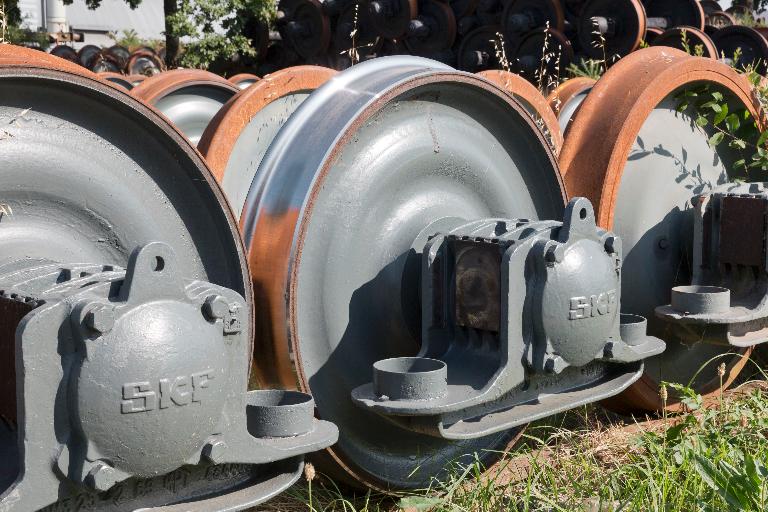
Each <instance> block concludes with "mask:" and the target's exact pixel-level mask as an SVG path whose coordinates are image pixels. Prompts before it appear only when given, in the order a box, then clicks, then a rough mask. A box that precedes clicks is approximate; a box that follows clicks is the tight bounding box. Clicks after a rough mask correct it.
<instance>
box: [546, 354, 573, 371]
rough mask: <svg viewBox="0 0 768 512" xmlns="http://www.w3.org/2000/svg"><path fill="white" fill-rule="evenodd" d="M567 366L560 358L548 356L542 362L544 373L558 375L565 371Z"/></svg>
mask: <svg viewBox="0 0 768 512" xmlns="http://www.w3.org/2000/svg"><path fill="white" fill-rule="evenodd" d="M567 366H568V364H567V363H566V362H565V360H564V359H563V358H562V357H560V356H549V357H548V358H547V360H546V361H545V362H544V371H545V372H547V373H553V374H558V373H560V372H562V371H563V370H565V368H566V367H567Z"/></svg>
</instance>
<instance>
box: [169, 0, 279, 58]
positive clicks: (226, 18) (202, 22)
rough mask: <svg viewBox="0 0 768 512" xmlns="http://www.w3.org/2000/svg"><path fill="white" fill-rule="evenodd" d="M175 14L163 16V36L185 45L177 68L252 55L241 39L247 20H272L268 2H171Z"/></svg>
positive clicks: (248, 43) (244, 40) (232, 0)
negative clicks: (164, 33) (164, 20)
mask: <svg viewBox="0 0 768 512" xmlns="http://www.w3.org/2000/svg"><path fill="white" fill-rule="evenodd" d="M171 1H175V2H176V7H177V9H178V10H177V11H176V12H174V13H171V14H166V32H167V34H166V35H168V34H172V35H174V36H175V37H177V38H181V39H182V40H183V41H184V49H183V52H182V54H181V56H180V58H179V64H180V65H182V66H185V67H193V68H207V67H209V66H210V65H211V63H213V62H214V61H216V60H217V59H228V58H231V57H233V56H235V55H251V56H252V55H254V53H255V50H254V48H253V47H252V45H251V41H250V40H249V39H248V38H247V37H246V36H245V35H243V32H244V26H245V23H246V22H247V21H248V19H249V17H251V16H256V17H259V18H261V19H264V20H268V19H270V17H272V16H274V4H273V3H272V2H270V1H269V0H171Z"/></svg>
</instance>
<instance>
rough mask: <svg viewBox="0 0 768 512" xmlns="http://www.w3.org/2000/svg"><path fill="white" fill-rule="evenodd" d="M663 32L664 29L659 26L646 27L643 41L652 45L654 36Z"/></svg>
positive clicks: (654, 39)
mask: <svg viewBox="0 0 768 512" xmlns="http://www.w3.org/2000/svg"><path fill="white" fill-rule="evenodd" d="M663 33H664V31H663V30H661V29H660V28H655V27H647V28H646V29H645V42H646V43H647V44H648V45H650V46H653V43H654V41H656V38H657V37H659V36H660V35H661V34H663Z"/></svg>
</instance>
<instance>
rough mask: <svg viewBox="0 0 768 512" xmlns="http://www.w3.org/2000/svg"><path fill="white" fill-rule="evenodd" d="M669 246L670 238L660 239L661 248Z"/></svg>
mask: <svg viewBox="0 0 768 512" xmlns="http://www.w3.org/2000/svg"><path fill="white" fill-rule="evenodd" d="M668 247H669V240H667V239H666V238H662V239H660V240H659V249H662V250H664V249H667V248H668Z"/></svg>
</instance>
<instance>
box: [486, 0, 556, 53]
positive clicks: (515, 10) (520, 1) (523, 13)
mask: <svg viewBox="0 0 768 512" xmlns="http://www.w3.org/2000/svg"><path fill="white" fill-rule="evenodd" d="M501 26H502V28H503V29H504V37H505V38H506V39H507V41H508V42H509V43H510V44H512V45H514V44H516V42H517V41H518V40H519V39H520V38H522V37H523V36H525V35H526V34H527V33H529V32H530V31H532V30H535V29H541V30H544V29H545V28H547V27H549V28H552V29H555V30H560V31H562V30H563V28H564V27H565V15H564V14H563V8H562V6H561V5H560V0H511V1H509V2H507V4H506V7H505V8H504V12H503V14H502V16H501Z"/></svg>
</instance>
